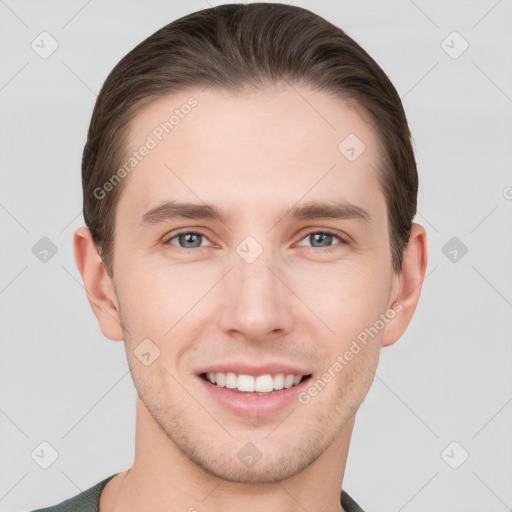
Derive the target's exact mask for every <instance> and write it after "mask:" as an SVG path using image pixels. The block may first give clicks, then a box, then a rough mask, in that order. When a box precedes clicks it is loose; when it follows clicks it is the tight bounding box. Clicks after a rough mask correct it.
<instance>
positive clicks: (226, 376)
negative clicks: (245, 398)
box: [206, 372, 303, 393]
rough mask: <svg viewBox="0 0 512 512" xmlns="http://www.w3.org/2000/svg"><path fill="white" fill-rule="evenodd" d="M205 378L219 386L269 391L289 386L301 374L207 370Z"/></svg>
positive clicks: (261, 391) (258, 391)
mask: <svg viewBox="0 0 512 512" xmlns="http://www.w3.org/2000/svg"><path fill="white" fill-rule="evenodd" d="M206 378H207V380H209V381H210V382H211V383H212V384H216V385H217V386H218V387H219V388H223V387H226V388H228V389H237V390H238V391H242V392H253V393H254V392H256V393H270V392H271V391H273V390H280V389H283V388H291V387H292V386H296V385H297V384H299V383H300V382H301V381H302V378H303V376H302V375H293V374H291V373H290V374H288V375H285V374H283V373H277V374H275V375H270V374H269V373H267V374H265V375H258V376H256V377H253V376H252V375H244V374H240V375H237V374H235V373H232V372H227V373H224V372H209V373H207V374H206Z"/></svg>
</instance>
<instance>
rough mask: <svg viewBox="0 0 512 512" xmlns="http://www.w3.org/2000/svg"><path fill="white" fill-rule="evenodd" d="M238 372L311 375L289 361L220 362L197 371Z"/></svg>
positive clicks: (199, 372) (245, 373)
mask: <svg viewBox="0 0 512 512" xmlns="http://www.w3.org/2000/svg"><path fill="white" fill-rule="evenodd" d="M216 372H221V373H229V372H231V373H236V374H237V375H240V374H242V375H252V376H257V375H266V374H272V375H276V374H278V373H284V374H285V375H290V374H293V375H302V376H304V375H309V374H310V373H311V372H308V371H307V370H304V369H302V368H299V367H297V366H293V365H290V364H287V363H278V362H274V363H265V364H254V363H248V362H232V363H226V362H224V363H219V364H212V365H210V366H205V367H204V368H201V369H199V371H198V372H197V373H198V375H201V374H203V373H216Z"/></svg>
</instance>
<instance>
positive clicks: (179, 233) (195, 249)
mask: <svg viewBox="0 0 512 512" xmlns="http://www.w3.org/2000/svg"><path fill="white" fill-rule="evenodd" d="M317 234H321V235H331V236H334V237H336V238H337V239H338V240H339V241H340V243H339V244H337V245H333V246H331V247H311V249H319V250H321V251H322V252H327V253H330V252H333V251H335V250H336V249H337V248H338V246H340V245H347V244H348V242H347V241H346V240H345V239H343V237H342V236H341V234H340V233H337V232H335V231H330V230H322V231H318V230H315V231H309V232H307V233H305V234H304V236H303V237H302V238H301V241H302V240H304V238H307V237H308V236H311V235H317ZM180 235H199V236H202V237H204V238H206V239H208V237H207V236H206V235H205V234H204V233H201V232H200V231H187V230H183V231H178V232H177V233H174V234H172V235H171V236H169V237H167V238H166V240H165V241H164V245H174V244H171V243H170V242H171V240H174V239H175V238H177V237H179V236H180ZM175 247H176V248H178V249H183V250H185V251H197V250H201V249H205V247H193V248H190V249H187V248H185V247H179V246H175Z"/></svg>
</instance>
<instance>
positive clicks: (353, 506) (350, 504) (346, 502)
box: [341, 490, 364, 512]
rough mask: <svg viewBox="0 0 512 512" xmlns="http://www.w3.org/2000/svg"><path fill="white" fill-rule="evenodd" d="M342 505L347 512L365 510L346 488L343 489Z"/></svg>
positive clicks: (361, 511)
mask: <svg viewBox="0 0 512 512" xmlns="http://www.w3.org/2000/svg"><path fill="white" fill-rule="evenodd" d="M341 506H342V507H343V510H345V512H364V510H363V509H362V508H361V507H360V506H359V505H358V504H357V503H356V501H355V500H354V499H353V498H352V497H351V496H350V495H349V494H348V493H347V492H346V491H344V490H342V491H341Z"/></svg>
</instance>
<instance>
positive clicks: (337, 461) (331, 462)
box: [100, 399, 355, 512]
mask: <svg viewBox="0 0 512 512" xmlns="http://www.w3.org/2000/svg"><path fill="white" fill-rule="evenodd" d="M354 421H355V417H354V416H353V417H352V418H351V420H350V422H349V423H347V424H346V425H345V427H344V429H343V430H342V431H341V432H340V433H339V434H338V436H337V437H336V438H335V439H334V441H333V442H332V443H331V445H330V446H329V448H328V449H327V450H326V451H325V452H324V453H323V454H322V455H321V456H320V457H318V458H317V459H316V460H315V461H314V462H313V463H312V464H310V465H309V466H308V467H306V468H305V469H303V470H302V471H301V472H299V473H297V474H296V475H294V476H292V477H291V478H288V479H286V480H283V481H280V482H275V483H267V484H246V483H238V482H230V481H226V480H223V479H220V478H217V477H215V476H214V475H211V474H209V473H207V472H205V471H204V470H203V469H202V468H200V467H199V466H197V465H196V464H195V463H194V462H192V461H191V460H190V459H189V458H188V457H187V456H186V455H185V454H184V453H182V452H181V451H180V450H179V449H178V448H177V447H176V445H175V444H174V443H173V442H172V440H171V439H169V438H168V437H167V436H166V435H165V434H164V432H162V430H161V429H160V428H159V426H158V425H157V424H156V423H155V421H154V420H153V418H152V417H151V415H150V414H149V412H148V410H147V409H146V407H145V406H144V404H143V403H142V401H141V400H140V399H137V418H136V442H135V460H134V464H133V466H132V467H131V468H130V469H128V470H127V471H124V472H123V473H120V474H119V475H117V476H116V477H114V478H113V479H112V480H110V481H109V482H108V484H107V486H106V487H105V489H104V490H103V492H102V494H101V498H100V510H101V512H121V511H123V512H135V511H138V512H145V511H148V512H149V511H151V512H164V511H165V512H178V511H179V512H184V511H187V512H202V511H204V510H208V511H210V512H235V511H236V512H239V511H240V510H243V511H244V512H256V511H258V512H260V511H261V510H262V509H264V510H267V509H268V510H280V511H283V512H304V510H315V512H343V509H342V507H341V505H340V493H341V486H342V481H343V476H344V472H345V466H346V461H347V456H348V449H349V443H350V437H351V434H352V429H353V427H354Z"/></svg>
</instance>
